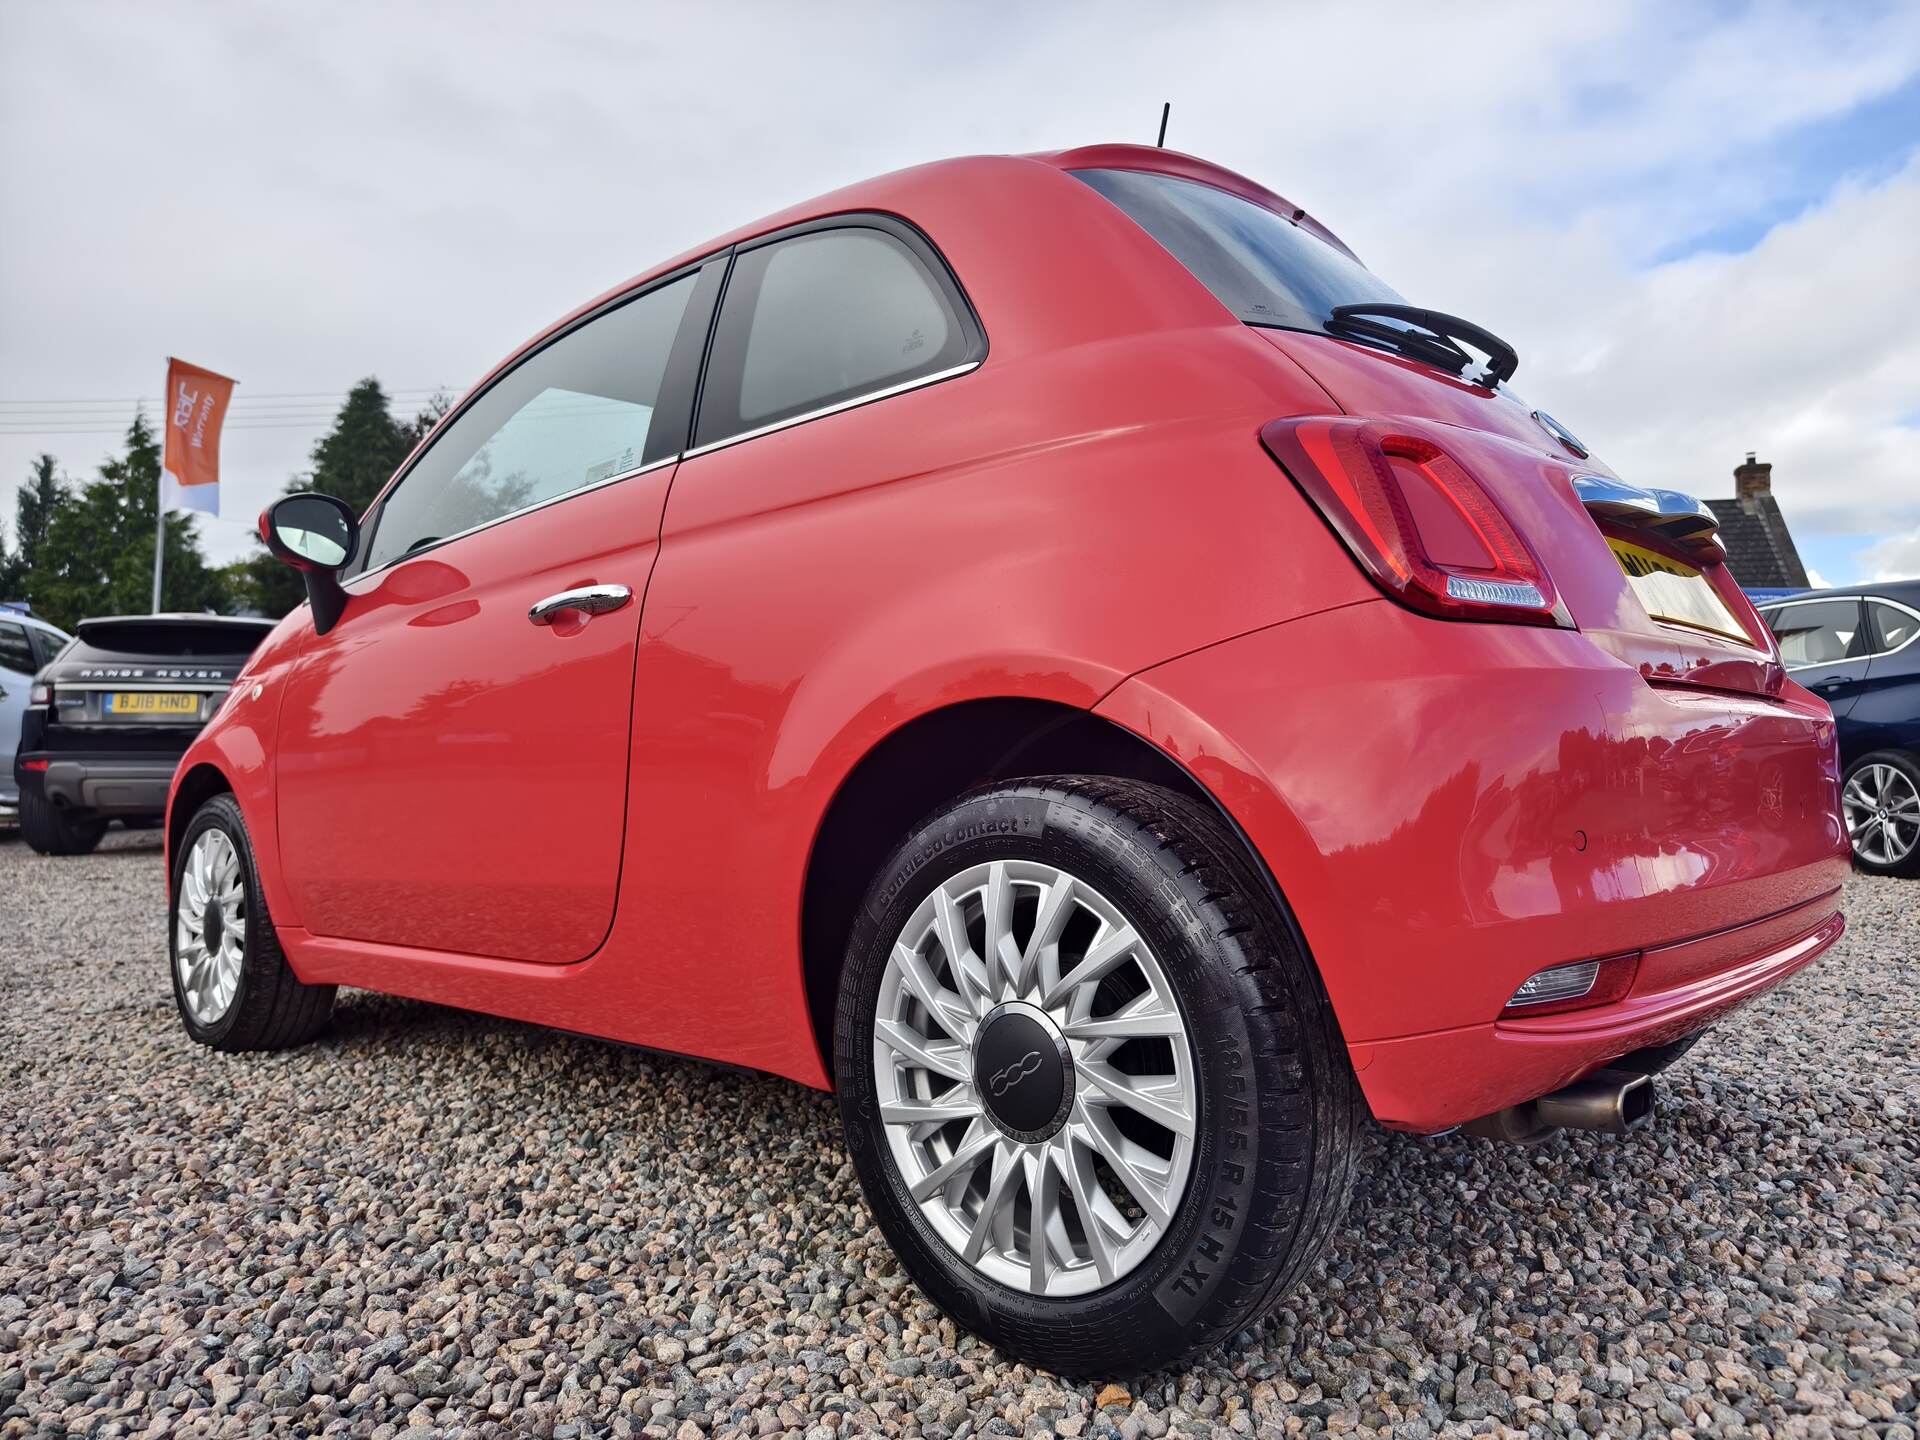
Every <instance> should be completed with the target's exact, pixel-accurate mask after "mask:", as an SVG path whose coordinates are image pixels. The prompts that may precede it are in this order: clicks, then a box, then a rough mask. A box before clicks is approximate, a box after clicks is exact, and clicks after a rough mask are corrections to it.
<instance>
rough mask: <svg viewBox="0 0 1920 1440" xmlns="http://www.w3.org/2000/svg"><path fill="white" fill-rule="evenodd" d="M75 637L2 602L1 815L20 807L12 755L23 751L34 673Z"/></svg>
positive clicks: (0, 629)
mask: <svg viewBox="0 0 1920 1440" xmlns="http://www.w3.org/2000/svg"><path fill="white" fill-rule="evenodd" d="M72 638H73V637H72V636H70V635H68V634H67V632H66V631H64V630H56V629H55V628H54V627H53V626H51V625H49V624H47V622H46V621H44V620H40V619H36V618H35V617H34V616H33V614H32V613H31V612H30V611H29V610H28V609H27V607H26V606H25V605H21V604H18V603H15V602H11V601H6V602H0V815H7V816H11V815H12V814H13V812H15V811H17V810H18V809H19V808H20V787H19V785H18V784H16V783H15V781H14V778H13V752H14V751H15V750H17V749H19V748H20V717H21V716H23V715H24V714H26V710H27V692H28V689H29V688H30V687H31V685H32V683H33V675H34V672H35V671H36V670H38V669H39V668H40V667H41V666H42V665H45V664H47V663H48V662H49V661H51V660H52V659H53V657H54V656H55V655H57V654H58V653H59V652H60V650H61V648H62V647H63V646H65V645H66V644H67V642H68V641H69V640H71V639H72Z"/></svg>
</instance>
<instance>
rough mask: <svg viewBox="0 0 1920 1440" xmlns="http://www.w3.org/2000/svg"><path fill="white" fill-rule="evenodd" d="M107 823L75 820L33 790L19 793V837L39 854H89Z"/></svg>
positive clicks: (102, 833) (98, 841)
mask: <svg viewBox="0 0 1920 1440" xmlns="http://www.w3.org/2000/svg"><path fill="white" fill-rule="evenodd" d="M107 823H108V822H107V821H105V820H81V819H77V818H75V817H74V816H72V815H69V814H67V812H66V811H64V810H62V809H60V808H59V807H58V806H56V805H55V804H54V803H53V802H52V801H50V800H49V799H47V797H46V796H44V795H41V794H39V793H37V792H36V791H33V790H22V791H21V792H20V836H21V838H22V839H24V840H25V841H26V842H27V844H29V845H31V846H32V847H33V848H34V849H35V850H37V851H39V852H40V853H41V854H42V855H86V854H90V853H91V852H92V851H93V850H94V849H96V848H97V847H98V846H99V844H100V837H101V836H103V835H105V834H106V833H107Z"/></svg>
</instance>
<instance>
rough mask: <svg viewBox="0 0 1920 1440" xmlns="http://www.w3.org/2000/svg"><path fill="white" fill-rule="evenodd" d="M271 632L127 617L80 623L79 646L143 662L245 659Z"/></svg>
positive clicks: (265, 625) (266, 627)
mask: <svg viewBox="0 0 1920 1440" xmlns="http://www.w3.org/2000/svg"><path fill="white" fill-rule="evenodd" d="M272 630H273V623H272V622H271V621H262V622H261V623H259V624H257V625H256V624H234V623H233V622H231V621H219V620H170V619H148V618H146V617H143V616H129V617H128V618H126V619H111V620H82V621H81V622H80V625H79V632H80V643H81V644H82V645H83V646H85V647H86V649H87V650H88V651H90V652H92V653H93V654H96V655H116V656H132V657H137V658H139V659H142V660H174V659H186V658H190V657H191V658H213V657H216V656H217V657H223V658H225V657H232V656H236V655H237V656H241V657H245V656H248V655H251V654H252V653H253V652H254V648H255V647H256V646H258V645H259V643H260V642H261V641H262V640H264V639H266V638H267V636H268V635H269V634H270V633H271V632H272Z"/></svg>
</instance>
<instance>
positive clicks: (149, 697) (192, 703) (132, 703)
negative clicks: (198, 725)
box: [107, 690, 200, 715]
mask: <svg viewBox="0 0 1920 1440" xmlns="http://www.w3.org/2000/svg"><path fill="white" fill-rule="evenodd" d="M107 713H108V714H109V715H198V714H199V713H200V697H199V696H198V695H191V694H180V693H177V692H176V693H172V694H169V693H167V692H164V691H154V690H115V691H114V692H113V693H111V694H110V695H108V696H107Z"/></svg>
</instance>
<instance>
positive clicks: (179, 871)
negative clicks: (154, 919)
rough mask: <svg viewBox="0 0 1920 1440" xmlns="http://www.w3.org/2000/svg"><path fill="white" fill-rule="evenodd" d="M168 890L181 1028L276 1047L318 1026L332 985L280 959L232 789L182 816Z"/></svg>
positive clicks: (245, 1045)
mask: <svg viewBox="0 0 1920 1440" xmlns="http://www.w3.org/2000/svg"><path fill="white" fill-rule="evenodd" d="M172 893H173V923H172V924H171V925H170V926H168V940H169V945H168V951H169V955H170V958H171V961H172V964H171V969H172V971H173V998H174V1001H175V1002H176V1003H177V1004H178V1006H179V1008H180V1019H181V1021H182V1022H183V1023H184V1024H185V1025H186V1027H187V1034H189V1035H191V1036H192V1037H193V1038H194V1039H195V1040H197V1041H199V1042H200V1043H201V1044H202V1045H210V1046H212V1047H213V1048H214V1049H216V1050H285V1049H288V1048H290V1047H292V1046H294V1045H301V1044H304V1043H305V1042H306V1041H308V1040H311V1039H312V1038H313V1037H314V1036H315V1035H317V1034H319V1033H320V1031H321V1030H322V1029H324V1028H325V1027H326V1023H327V1020H328V1019H329V1018H330V1017H331V1016H332V1014H333V996H334V987H333V986H331V985H305V984H302V983H301V981H300V979H299V977H298V976H296V975H295V974H294V973H293V969H292V967H291V966H289V965H288V964H287V957H286V955H285V954H284V953H283V952H282V951H281V949H280V937H279V936H278V934H277V933H275V931H274V928H273V917H272V916H271V915H269V914H268V913H267V900H266V896H265V895H263V894H262V893H261V891H260V878H259V872H258V870H257V869H256V867H255V864H254V855H253V842H252V841H251V840H250V839H249V838H248V835H247V826H246V822H245V821H244V820H243V819H242V818H241V816H240V806H239V805H238V804H237V803H236V802H235V801H234V798H233V797H232V796H231V795H215V796H214V797H213V798H212V799H210V800H208V801H207V803H206V804H204V805H202V806H201V807H200V809H199V810H198V811H197V812H195V814H194V817H193V819H192V820H191V821H190V822H188V824H187V829H186V833H185V834H184V835H183V836H182V837H181V840H180V848H179V851H178V852H177V854H176V855H175V857H174V871H173V892H172Z"/></svg>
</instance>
